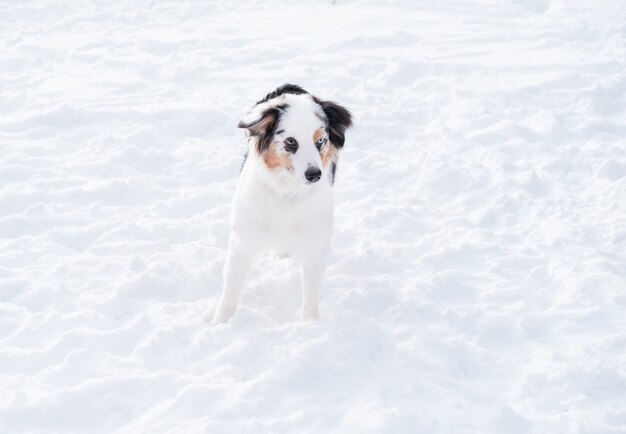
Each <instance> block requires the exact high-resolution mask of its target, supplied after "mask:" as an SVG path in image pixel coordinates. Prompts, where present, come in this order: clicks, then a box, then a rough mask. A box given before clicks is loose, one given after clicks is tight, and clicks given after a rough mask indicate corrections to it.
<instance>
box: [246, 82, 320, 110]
mask: <svg viewBox="0 0 626 434" xmlns="http://www.w3.org/2000/svg"><path fill="white" fill-rule="evenodd" d="M286 93H291V94H293V95H302V94H303V93H306V94H308V93H309V92H307V91H306V90H304V89H302V88H301V87H300V86H298V85H297V84H289V83H285V84H283V85H282V86H280V87H278V88H276V90H275V91H273V92H270V93H268V94H267V95H265V98H263V99H262V100H260V101H257V105H258V104H261V103H262V102H265V101H269V100H270V99H273V98H276V97H277V96H281V95H284V94H286Z"/></svg>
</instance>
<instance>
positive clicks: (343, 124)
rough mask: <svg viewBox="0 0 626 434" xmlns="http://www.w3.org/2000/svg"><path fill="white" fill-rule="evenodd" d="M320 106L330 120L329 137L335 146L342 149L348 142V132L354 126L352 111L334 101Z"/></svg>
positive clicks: (322, 103)
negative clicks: (346, 134)
mask: <svg viewBox="0 0 626 434" xmlns="http://www.w3.org/2000/svg"><path fill="white" fill-rule="evenodd" d="M319 104H320V106H321V107H322V110H324V113H326V117H327V118H328V135H329V136H330V137H329V139H330V141H331V143H332V144H333V145H335V146H336V147H337V148H342V147H343V144H344V142H345V141H346V136H345V133H346V130H347V129H348V128H350V126H351V125H352V114H351V113H350V111H349V110H348V109H347V108H345V107H342V106H340V105H339V104H337V103H335V102H332V101H320V102H319Z"/></svg>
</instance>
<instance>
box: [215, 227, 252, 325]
mask: <svg viewBox="0 0 626 434" xmlns="http://www.w3.org/2000/svg"><path fill="white" fill-rule="evenodd" d="M253 259H254V256H253V254H252V253H251V252H250V251H246V249H244V248H242V246H241V244H240V243H239V242H238V240H237V239H236V237H234V236H233V235H231V239H230V241H229V243H228V254H227V255H226V263H225V264H224V289H223V291H222V297H221V298H220V301H219V303H218V305H217V310H216V311H215V316H214V317H213V324H218V323H223V322H227V321H228V320H229V319H230V318H231V317H232V316H233V314H234V313H235V310H237V306H238V305H239V297H240V294H241V287H242V286H243V282H244V280H245V277H246V274H247V273H248V269H249V268H250V265H251V264H252V260H253Z"/></svg>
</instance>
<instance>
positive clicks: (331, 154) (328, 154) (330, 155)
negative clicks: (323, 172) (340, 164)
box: [313, 129, 337, 168]
mask: <svg viewBox="0 0 626 434" xmlns="http://www.w3.org/2000/svg"><path fill="white" fill-rule="evenodd" d="M325 135H326V134H325V131H324V130H322V129H319V130H316V131H315V133H314V134H313V143H317V141H318V140H319V139H320V138H321V137H324V136H325ZM321 155H322V165H323V166H324V168H327V167H328V165H329V164H330V162H331V161H334V160H335V159H336V157H337V148H335V145H333V144H332V143H330V140H327V141H326V150H324V151H323V152H322V153H321Z"/></svg>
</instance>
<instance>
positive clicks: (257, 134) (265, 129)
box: [237, 107, 280, 154]
mask: <svg viewBox="0 0 626 434" xmlns="http://www.w3.org/2000/svg"><path fill="white" fill-rule="evenodd" d="M279 116H280V108H278V107H266V108H261V109H258V110H257V109H256V107H255V109H254V110H252V112H250V113H248V115H246V116H245V117H244V118H243V119H242V120H240V121H239V123H238V124H237V126H238V127H239V128H245V129H247V130H248V133H249V135H250V136H251V137H254V138H255V139H256V149H257V151H258V153H259V154H260V153H262V152H263V151H265V150H266V149H267V148H269V146H270V143H271V141H272V137H274V132H275V131H276V126H277V125H278V119H279Z"/></svg>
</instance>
